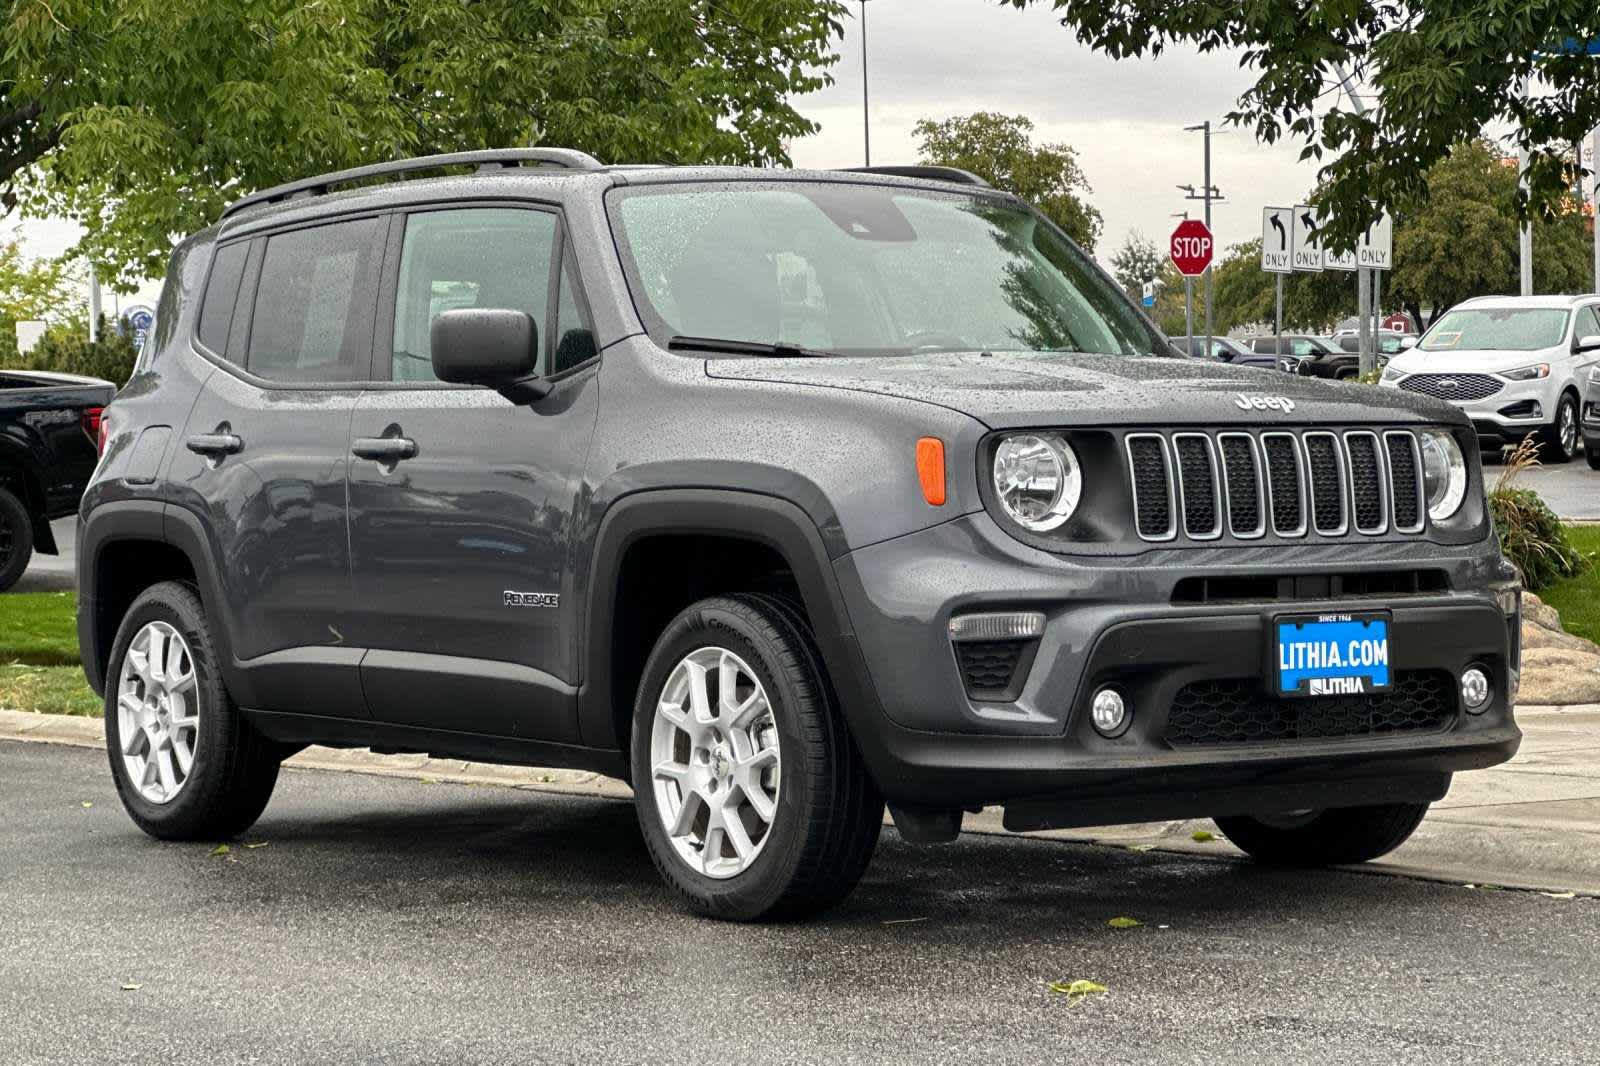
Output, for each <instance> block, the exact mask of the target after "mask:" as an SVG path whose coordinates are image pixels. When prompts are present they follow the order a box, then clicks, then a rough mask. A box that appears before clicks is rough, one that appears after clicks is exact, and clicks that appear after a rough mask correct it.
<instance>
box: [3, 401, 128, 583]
mask: <svg viewBox="0 0 1600 1066" xmlns="http://www.w3.org/2000/svg"><path fill="white" fill-rule="evenodd" d="M116 393H117V390H116V387H115V386H114V385H112V384H111V383H110V382H108V381H101V380H99V379H98V378H85V377H78V376H77V375H75V374H54V373H46V372H44V371H37V370H0V592H3V591H5V590H6V589H8V588H10V587H11V586H12V585H15V584H16V583H17V579H18V578H20V577H21V576H22V572H23V571H24V570H26V569H27V568H28V560H29V559H31V558H32V557H33V553H34V552H35V551H41V552H44V553H45V554H46V555H55V554H56V551H57V549H56V540H55V537H54V536H53V535H52V534H51V532H50V522H51V520H52V519H56V518H61V517H64V516H66V515H70V514H73V513H74V512H76V511H77V509H78V500H79V499H80V498H81V497H82V496H83V489H84V486H85V485H87V484H88V482H89V476H90V475H91V474H93V473H94V467H95V463H96V461H97V460H98V459H99V455H100V449H99V444H100V440H101V433H100V429H101V418H102V415H103V414H104V412H105V409H106V405H107V404H109V403H110V402H111V399H112V397H113V396H115V395H116Z"/></svg>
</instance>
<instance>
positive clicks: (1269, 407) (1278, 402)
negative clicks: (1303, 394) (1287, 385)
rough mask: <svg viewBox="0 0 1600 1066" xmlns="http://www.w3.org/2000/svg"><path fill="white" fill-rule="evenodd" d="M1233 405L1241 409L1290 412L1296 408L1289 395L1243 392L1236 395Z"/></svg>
mask: <svg viewBox="0 0 1600 1066" xmlns="http://www.w3.org/2000/svg"><path fill="white" fill-rule="evenodd" d="M1233 405H1234V406H1235V407H1237V408H1238V409H1239V410H1241V411H1282V412H1283V413H1284V414H1288V413H1289V412H1290V411H1293V410H1294V401H1293V400H1291V399H1289V397H1287V396H1247V395H1245V394H1244V393H1242V392H1241V393H1239V394H1238V396H1236V397H1234V401H1233Z"/></svg>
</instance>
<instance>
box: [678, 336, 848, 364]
mask: <svg viewBox="0 0 1600 1066" xmlns="http://www.w3.org/2000/svg"><path fill="white" fill-rule="evenodd" d="M667 350H668V351H674V352H717V353H720V354H723V355H767V356H776V357H777V358H780V359H786V358H789V357H791V356H802V357H811V356H827V355H833V354H834V353H833V352H824V351H821V350H819V349H816V348H803V347H801V346H800V345H798V344H788V343H786V342H784V341H775V342H773V343H771V344H768V343H767V342H765V341H731V340H725V339H723V338H720V337H683V336H677V337H672V338H671V339H669V340H668V341H667Z"/></svg>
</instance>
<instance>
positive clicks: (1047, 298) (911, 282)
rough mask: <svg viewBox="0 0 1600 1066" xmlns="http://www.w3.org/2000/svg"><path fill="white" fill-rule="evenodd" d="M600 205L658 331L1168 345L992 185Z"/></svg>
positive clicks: (1080, 348)
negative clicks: (991, 190)
mask: <svg viewBox="0 0 1600 1066" xmlns="http://www.w3.org/2000/svg"><path fill="white" fill-rule="evenodd" d="M611 203H612V219H613V226H614V228H615V230H616V231H617V235H618V238H619V244H620V245H621V247H622V250H623V253H624V254H623V259H624V265H625V266H626V268H627V272H628V283H629V285H630V287H631V288H632V289H633V294H634V298H635V302H636V303H637V304H638V305H639V308H640V311H641V312H642V313H643V314H644V315H645V318H646V322H647V325H648V326H649V327H650V330H651V333H652V334H654V335H656V337H657V339H658V340H665V339H666V338H669V337H672V336H680V337H695V338H718V339H723V340H736V341H753V342H759V343H774V342H778V343H782V344H785V345H797V346H801V347H804V348H809V349H819V350H823V351H827V352H832V353H841V354H850V355H903V354H905V353H908V352H914V351H957V350H980V349H987V350H994V349H1006V350H1016V349H1024V350H1032V351H1073V352H1102V353H1106V354H1111V355H1124V356H1138V355H1151V354H1156V353H1160V354H1162V355H1169V354H1170V349H1169V348H1168V347H1167V346H1166V344H1165V343H1164V342H1163V341H1161V339H1160V338H1159V336H1158V335H1157V334H1156V333H1155V332H1154V331H1153V330H1152V329H1151V328H1150V327H1149V326H1148V325H1147V324H1146V323H1145V321H1144V319H1143V318H1142V317H1141V316H1140V315H1139V314H1138V312H1137V311H1136V310H1135V309H1134V307H1133V305H1132V303H1131V301H1129V300H1128V299H1127V298H1126V297H1125V296H1124V295H1123V294H1122V293H1121V291H1120V290H1118V289H1117V287H1116V283H1115V282H1113V281H1111V279H1110V278H1108V277H1107V276H1106V275H1105V274H1104V273H1103V272H1101V270H1100V269H1099V268H1098V267H1096V266H1095V265H1094V264H1093V263H1091V262H1090V261H1089V259H1088V258H1087V257H1086V256H1085V255H1084V254H1083V253H1082V252H1080V251H1078V249H1077V248H1075V247H1074V246H1073V245H1072V244H1071V243H1070V242H1068V241H1067V240H1066V239H1065V238H1063V237H1062V236H1061V235H1060V234H1058V233H1057V232H1056V231H1055V229H1054V228H1053V227H1051V226H1050V225H1049V224H1048V223H1046V222H1044V221H1043V220H1042V219H1041V218H1039V216H1037V215H1035V214H1033V213H1032V212H1031V211H1028V210H1027V209H1025V208H1023V207H1020V206H1015V205H1011V204H1008V203H1006V202H1004V201H1001V200H997V199H995V198H992V197H978V196H968V195H961V194H949V193H940V192H931V191H923V190H920V189H910V188H899V187H891V186H878V185H849V184H843V183H824V182H816V183H805V182H797V181H785V182H762V183H757V182H737V183H726V184H710V183H696V184H681V185H657V186H648V185H646V186H633V187H631V188H622V189H617V190H614V191H613V192H612V193H611Z"/></svg>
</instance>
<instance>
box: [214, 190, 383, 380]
mask: <svg viewBox="0 0 1600 1066" xmlns="http://www.w3.org/2000/svg"><path fill="white" fill-rule="evenodd" d="M381 226H382V222H381V221H380V220H379V219H376V218H363V219H355V220H352V221H349V222H335V223H332V224H331V225H326V226H317V227H315V228H312V229H302V230H293V231H291V232H288V233H279V234H274V235H273V236H272V237H270V238H268V239H267V250H266V254H265V256H264V257H263V259H262V262H261V281H260V283H259V285H258V286H257V287H256V303H255V315H254V318H253V319H252V321H251V325H250V352H249V356H248V358H247V360H246V363H245V368H246V369H247V370H249V371H250V372H251V373H252V374H256V375H259V376H260V377H264V378H270V379H272V380H274V381H297V382H300V381H303V382H324V381H360V380H363V379H365V378H367V377H368V376H369V374H370V368H371V364H372V320H373V313H374V308H373V305H374V295H375V293H376V290H377V275H378V260H379V259H380V255H379V251H378V246H379V241H378V237H379V234H380V233H381V232H382V229H381Z"/></svg>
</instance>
